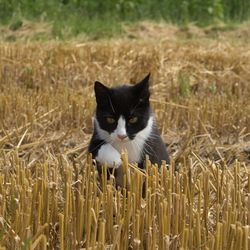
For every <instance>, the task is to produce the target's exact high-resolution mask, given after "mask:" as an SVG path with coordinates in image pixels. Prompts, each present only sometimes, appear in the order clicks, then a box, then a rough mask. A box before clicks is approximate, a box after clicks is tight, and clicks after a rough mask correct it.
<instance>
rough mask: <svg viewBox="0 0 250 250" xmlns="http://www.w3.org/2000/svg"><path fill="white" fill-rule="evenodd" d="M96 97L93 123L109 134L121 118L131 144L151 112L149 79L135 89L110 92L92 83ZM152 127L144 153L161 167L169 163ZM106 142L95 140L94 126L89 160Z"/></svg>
mask: <svg viewBox="0 0 250 250" xmlns="http://www.w3.org/2000/svg"><path fill="white" fill-rule="evenodd" d="M95 96H96V103H97V106H96V119H97V121H98V123H99V125H100V127H101V128H102V129H103V130H106V131H108V132H109V133H112V132H113V131H114V130H115V129H116V127H117V121H118V119H119V117H120V116H121V115H122V116H123V117H124V118H125V120H126V131H127V135H128V137H129V139H130V140H133V139H134V137H135V136H136V134H137V133H138V132H139V131H141V130H142V129H144V128H145V127H146V126H147V122H148V119H149V117H150V116H151V115H152V110H151V108H150V103H149V96H150V92H149V75H147V76H146V77H145V79H143V80H142V81H141V82H139V83H137V84H136V85H123V86H119V87H114V88H108V87H106V86H104V85H103V84H102V83H100V82H95ZM134 116H136V117H138V122H136V123H135V124H130V123H129V122H128V120H129V119H130V118H131V117H134ZM107 117H111V118H113V119H115V122H114V123H113V124H109V123H108V122H107V119H106V118H107ZM154 125H155V126H154V127H153V131H152V133H151V134H152V136H151V137H150V138H149V139H148V140H147V141H146V143H145V146H144V147H145V148H144V149H145V150H144V152H146V153H147V154H148V156H149V159H150V160H151V162H152V163H157V164H158V165H161V161H162V160H165V161H166V162H167V163H169V156H168V153H167V150H166V146H165V144H164V143H163V141H162V139H161V136H160V133H159V131H158V129H157V126H156V124H154ZM105 143H106V142H105V141H104V140H102V139H100V138H99V136H98V133H97V128H96V125H95V126H94V132H93V136H92V139H91V141H90V144H89V148H88V150H89V152H90V153H92V156H93V158H95V157H96V156H97V154H98V150H99V149H100V147H101V146H102V145H103V144H105ZM144 160H145V154H143V155H142V156H141V160H140V162H138V164H139V166H140V167H143V165H144Z"/></svg>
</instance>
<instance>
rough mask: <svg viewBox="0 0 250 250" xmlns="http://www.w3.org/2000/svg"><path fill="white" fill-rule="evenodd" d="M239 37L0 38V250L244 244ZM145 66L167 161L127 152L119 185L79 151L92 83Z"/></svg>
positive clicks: (246, 198)
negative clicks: (142, 165)
mask: <svg viewBox="0 0 250 250" xmlns="http://www.w3.org/2000/svg"><path fill="white" fill-rule="evenodd" d="M243 40H244V39H243ZM243 40H239V41H237V40H231V39H221V40H219V39H216V40H215V39H200V40H197V39H193V40H185V39H183V40H181V39H165V38H159V37H157V39H148V40H147V41H143V40H141V39H139V38H138V39H135V40H131V39H127V38H123V39H114V40H109V41H97V42H83V43H77V42H68V43H60V42H47V43H43V44H41V43H28V44H18V43H13V44H11V43H10V44H8V43H2V44H1V45H0V124H1V126H0V249H222V248H224V249H236V248H237V249H244V250H247V249H249V246H250V242H249V235H250V230H249V224H250V168H249V166H250V101H249V97H250V45H249V43H247V42H244V41H243ZM148 72H151V75H152V79H151V93H152V95H151V103H152V106H153V107H154V110H155V113H156V117H157V121H158V126H159V127H160V129H161V132H162V136H163V138H164V140H165V142H166V145H167V147H168V150H169V153H170V157H171V166H170V167H169V168H167V167H166V166H165V165H164V163H163V165H162V167H161V169H160V171H158V170H157V167H156V166H152V165H151V164H150V163H149V162H148V163H147V169H146V170H145V171H141V170H139V169H137V167H136V166H135V165H131V164H128V162H127V158H126V155H125V154H124V155H123V156H122V157H123V168H124V172H125V175H124V179H125V181H126V186H125V187H124V188H123V189H120V188H118V189H116V188H115V187H114V182H115V179H114V178H110V179H109V180H107V179H106V176H105V175H103V176H102V177H101V178H99V177H98V175H97V173H96V172H95V167H94V166H93V165H92V161H91V159H90V158H89V157H88V156H87V153H86V149H87V146H88V142H89V140H90V136H91V133H92V116H93V114H94V109H95V98H94V92H93V83H94V81H95V80H99V81H101V82H103V83H105V84H107V85H110V86H111V85H118V84H121V83H135V82H136V81H138V80H140V79H142V78H143V77H144V76H145V75H146V74H147V73H148ZM175 170H176V171H175ZM143 182H145V183H146V184H145V185H146V194H145V196H143V195H142V189H143Z"/></svg>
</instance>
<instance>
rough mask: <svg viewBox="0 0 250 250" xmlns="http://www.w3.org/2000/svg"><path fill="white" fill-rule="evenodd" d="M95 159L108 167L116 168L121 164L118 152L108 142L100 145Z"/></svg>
mask: <svg viewBox="0 0 250 250" xmlns="http://www.w3.org/2000/svg"><path fill="white" fill-rule="evenodd" d="M95 159H96V160H97V161H98V162H99V163H100V164H107V166H108V167H109V168H118V167H119V166H120V165H121V164H122V161H121V155H120V153H119V152H118V151H117V150H116V149H115V148H114V147H112V145H110V144H105V145H103V146H101V148H100V149H99V151H98V154H97V157H96V158H95Z"/></svg>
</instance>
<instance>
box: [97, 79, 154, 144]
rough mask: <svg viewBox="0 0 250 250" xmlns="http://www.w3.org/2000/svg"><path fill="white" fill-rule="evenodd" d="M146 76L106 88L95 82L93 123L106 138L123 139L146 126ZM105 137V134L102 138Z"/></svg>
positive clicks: (148, 110) (121, 140)
mask: <svg viewBox="0 0 250 250" xmlns="http://www.w3.org/2000/svg"><path fill="white" fill-rule="evenodd" d="M149 77H150V75H149V74H148V75H147V76H146V77H145V78H144V79H143V80H142V81H140V82H139V83H137V84H135V85H122V86H119V87H114V88H109V87H107V86H104V85H103V84H102V83H100V82H95V96H96V103H97V107H96V118H95V119H96V123H97V126H98V129H99V131H98V132H99V134H100V133H101V135H102V137H105V140H106V141H109V142H114V141H119V142H126V141H129V140H133V139H134V138H135V136H136V135H137V133H139V132H140V131H142V130H143V129H145V128H146V126H147V124H148V120H149V118H150V114H151V110H150V104H149V96H150V92H149ZM102 139H104V138H102Z"/></svg>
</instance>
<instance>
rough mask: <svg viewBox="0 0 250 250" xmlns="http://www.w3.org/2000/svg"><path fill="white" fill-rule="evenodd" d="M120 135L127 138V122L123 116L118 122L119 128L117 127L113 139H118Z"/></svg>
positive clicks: (112, 134) (112, 135)
mask: <svg viewBox="0 0 250 250" xmlns="http://www.w3.org/2000/svg"><path fill="white" fill-rule="evenodd" d="M118 135H121V136H127V132H126V121H125V119H124V118H123V117H122V116H120V118H119V120H118V123H117V127H116V129H115V131H114V132H113V133H111V137H112V138H114V139H117V138H118Z"/></svg>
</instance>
